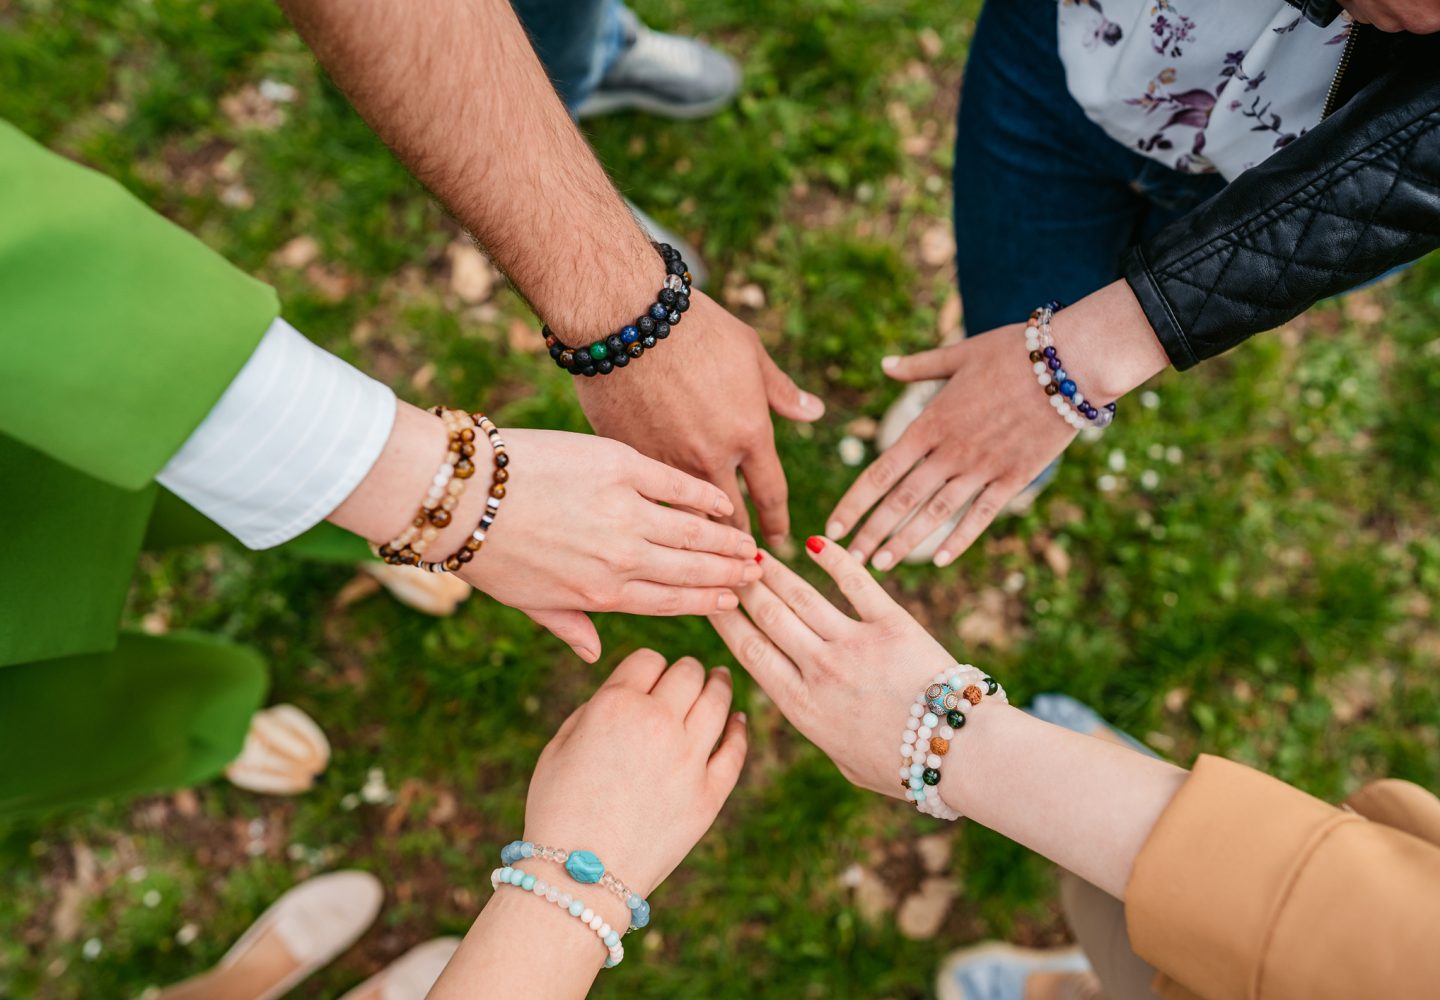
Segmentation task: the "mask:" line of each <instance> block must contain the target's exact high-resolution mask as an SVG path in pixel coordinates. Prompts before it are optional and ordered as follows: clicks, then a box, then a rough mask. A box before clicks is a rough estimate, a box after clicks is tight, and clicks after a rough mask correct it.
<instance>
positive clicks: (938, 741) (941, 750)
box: [930, 736, 950, 757]
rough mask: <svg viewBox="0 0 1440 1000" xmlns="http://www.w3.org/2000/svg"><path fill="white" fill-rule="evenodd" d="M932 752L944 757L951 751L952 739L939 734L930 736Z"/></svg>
mask: <svg viewBox="0 0 1440 1000" xmlns="http://www.w3.org/2000/svg"><path fill="white" fill-rule="evenodd" d="M930 752H931V753H933V754H935V755H936V756H939V757H944V756H945V755H946V754H947V753H949V752H950V741H949V740H947V739H944V738H942V737H939V736H932V737H930Z"/></svg>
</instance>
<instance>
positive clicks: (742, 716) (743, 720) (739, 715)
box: [735, 712, 750, 726]
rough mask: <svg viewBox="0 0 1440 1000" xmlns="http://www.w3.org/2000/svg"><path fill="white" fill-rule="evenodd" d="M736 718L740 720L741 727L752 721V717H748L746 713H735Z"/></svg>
mask: <svg viewBox="0 0 1440 1000" xmlns="http://www.w3.org/2000/svg"><path fill="white" fill-rule="evenodd" d="M735 718H737V719H739V720H740V725H742V726H743V725H745V723H747V722H749V721H750V716H748V715H746V714H745V713H744V712H736V713H735Z"/></svg>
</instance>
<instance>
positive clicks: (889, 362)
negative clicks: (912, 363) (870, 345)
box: [880, 354, 900, 372]
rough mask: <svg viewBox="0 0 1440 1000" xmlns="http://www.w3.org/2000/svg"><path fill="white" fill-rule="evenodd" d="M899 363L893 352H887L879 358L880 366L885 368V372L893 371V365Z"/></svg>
mask: <svg viewBox="0 0 1440 1000" xmlns="http://www.w3.org/2000/svg"><path fill="white" fill-rule="evenodd" d="M899 363H900V359H899V358H897V357H896V356H895V355H893V354H887V355H886V356H885V357H883V358H881V359H880V367H881V368H883V369H885V370H886V371H887V372H893V371H894V370H895V366H896V365H898V364H899Z"/></svg>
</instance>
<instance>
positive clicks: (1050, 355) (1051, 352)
mask: <svg viewBox="0 0 1440 1000" xmlns="http://www.w3.org/2000/svg"><path fill="white" fill-rule="evenodd" d="M1042 353H1043V354H1044V355H1045V356H1046V357H1047V358H1053V357H1054V356H1055V348H1053V347H1047V348H1045V350H1044V351H1043V352H1042Z"/></svg>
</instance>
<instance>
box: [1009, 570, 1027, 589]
mask: <svg viewBox="0 0 1440 1000" xmlns="http://www.w3.org/2000/svg"><path fill="white" fill-rule="evenodd" d="M1024 589H1025V574H1024V573H1022V572H1020V571H1019V570H1018V569H1017V570H1016V571H1015V572H1013V573H1011V574H1010V575H1009V576H1007V577H1006V578H1005V593H1007V594H1018V593H1020V591H1022V590H1024Z"/></svg>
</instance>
